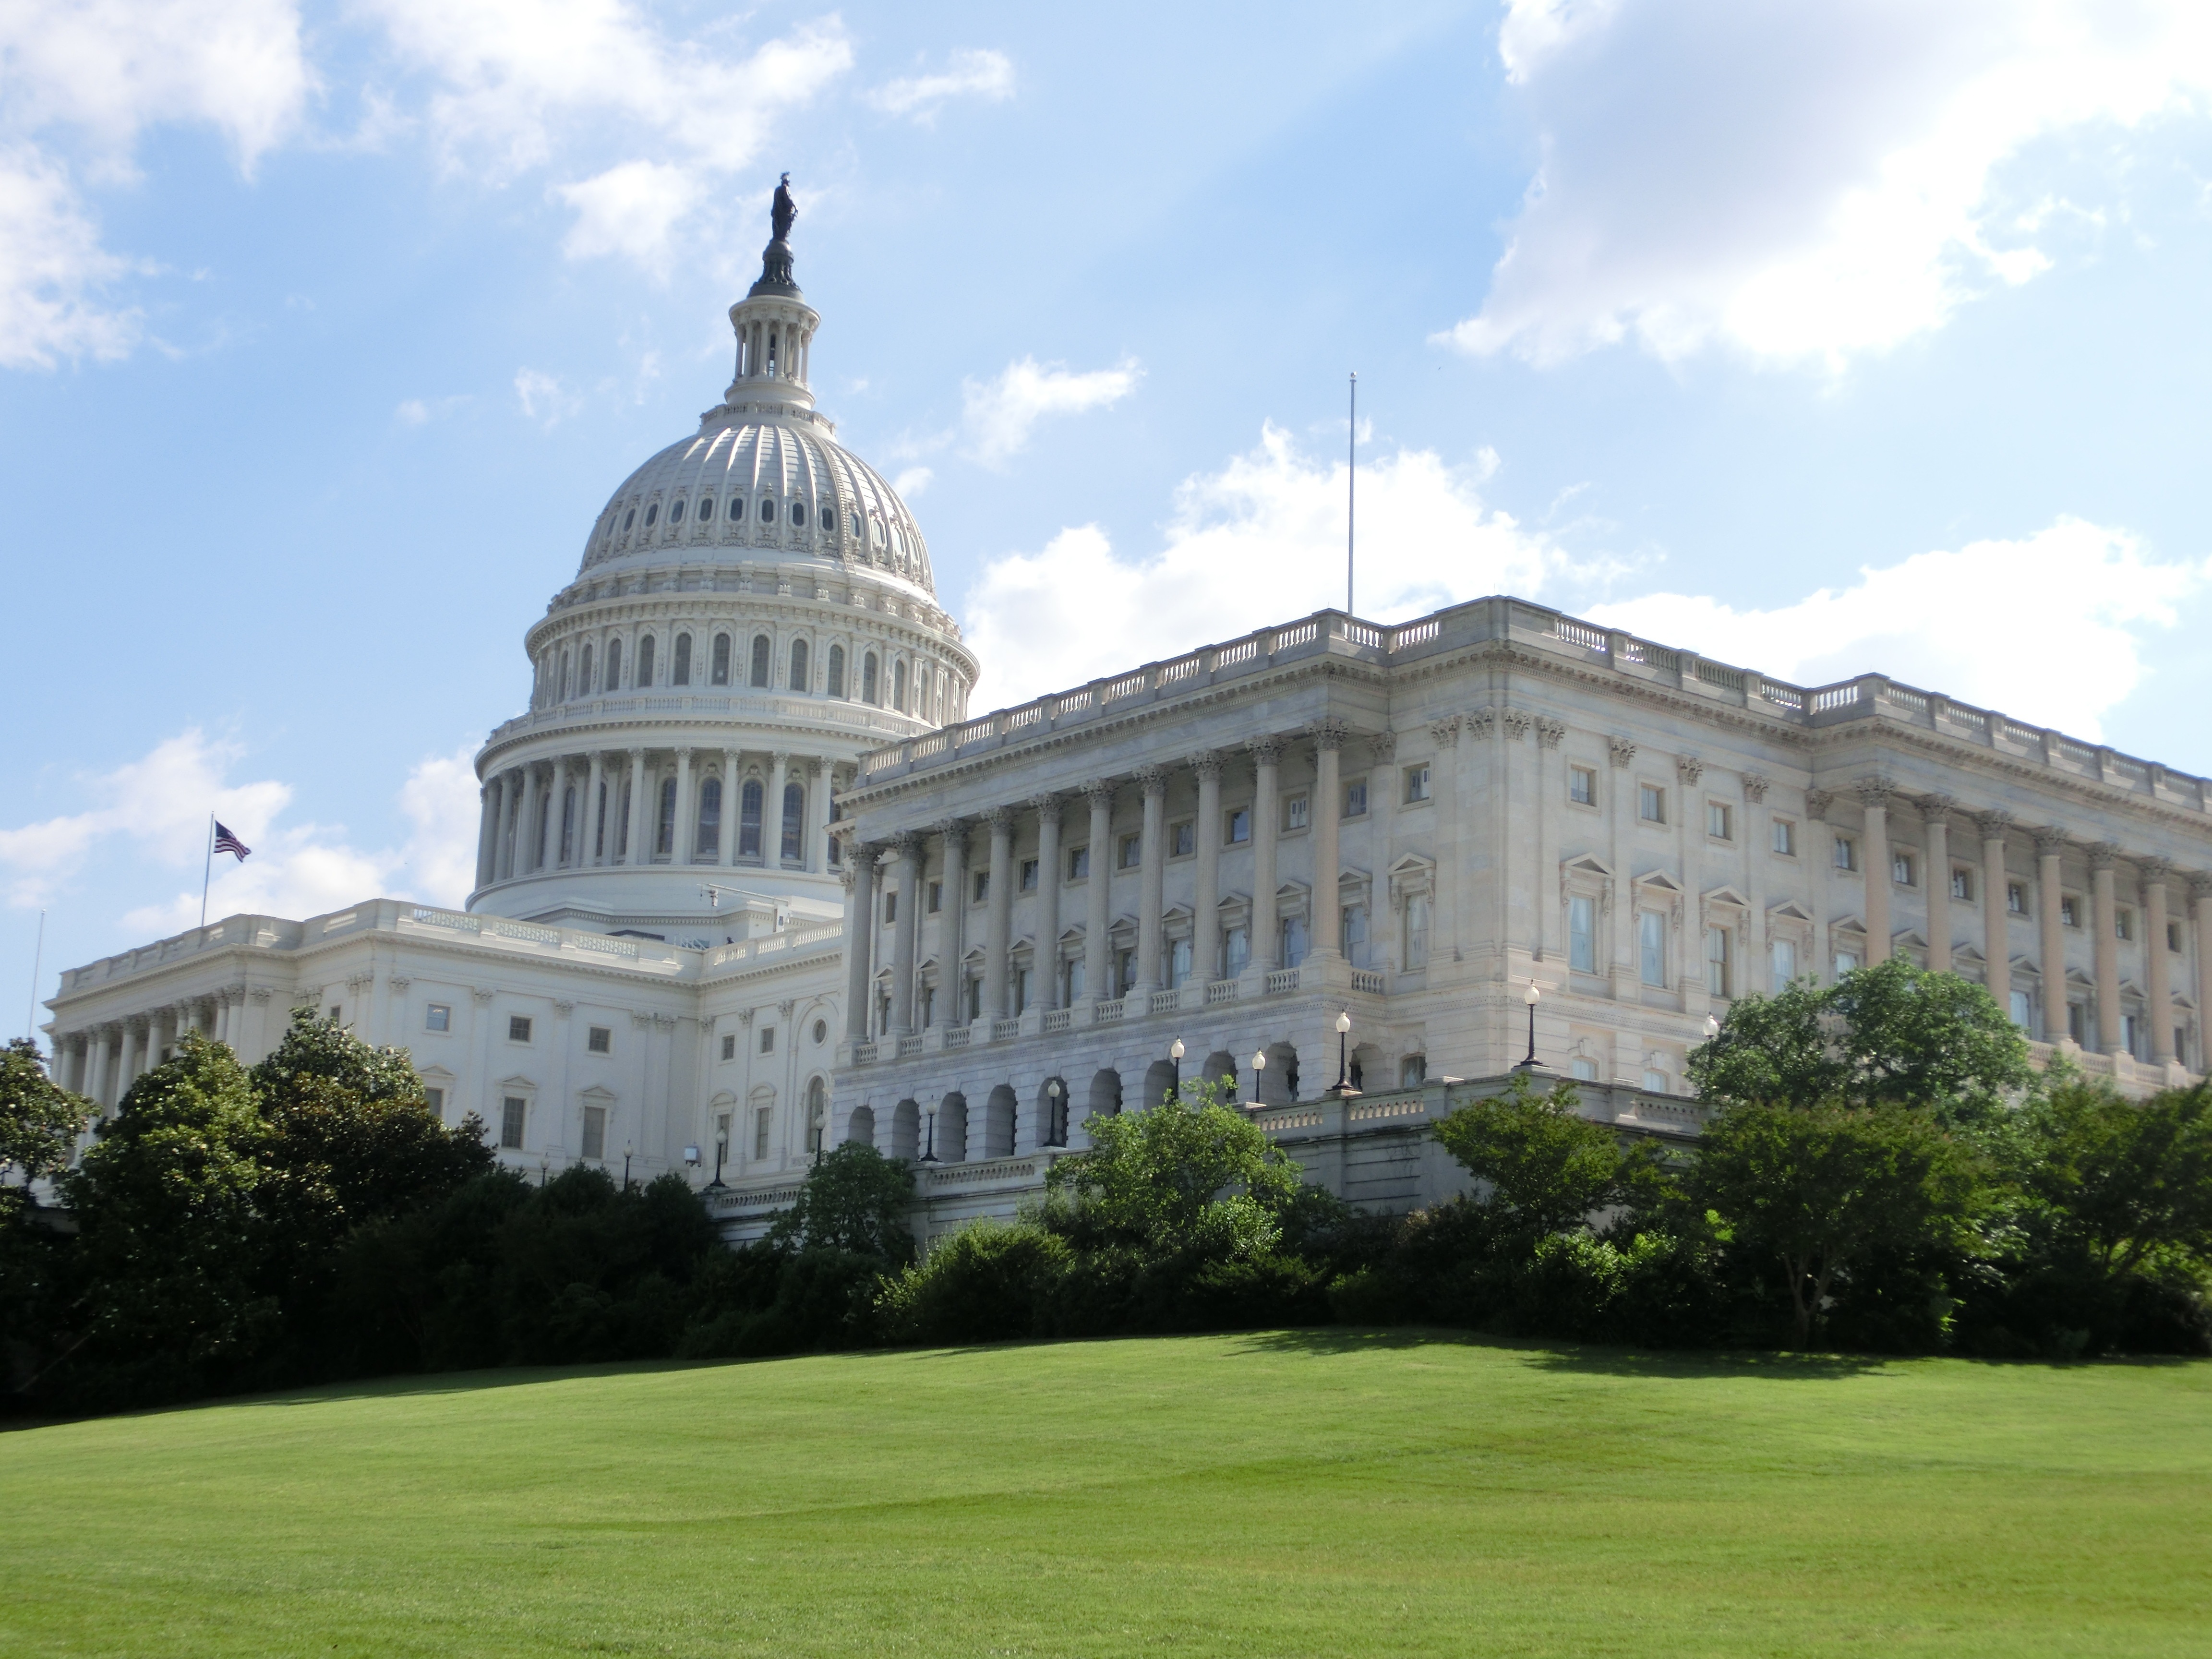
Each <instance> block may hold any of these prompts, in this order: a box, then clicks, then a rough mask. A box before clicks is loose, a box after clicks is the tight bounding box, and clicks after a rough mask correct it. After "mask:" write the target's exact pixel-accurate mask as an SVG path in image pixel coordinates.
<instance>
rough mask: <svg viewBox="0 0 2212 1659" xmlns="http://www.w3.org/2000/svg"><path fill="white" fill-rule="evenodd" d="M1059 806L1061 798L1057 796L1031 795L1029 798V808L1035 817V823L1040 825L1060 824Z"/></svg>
mask: <svg viewBox="0 0 2212 1659" xmlns="http://www.w3.org/2000/svg"><path fill="white" fill-rule="evenodd" d="M1060 806H1061V798H1060V796H1058V795H1031V796H1030V810H1031V811H1034V812H1035V813H1036V815H1037V822H1038V823H1040V824H1046V823H1050V824H1055V825H1056V824H1058V823H1059V822H1060Z"/></svg>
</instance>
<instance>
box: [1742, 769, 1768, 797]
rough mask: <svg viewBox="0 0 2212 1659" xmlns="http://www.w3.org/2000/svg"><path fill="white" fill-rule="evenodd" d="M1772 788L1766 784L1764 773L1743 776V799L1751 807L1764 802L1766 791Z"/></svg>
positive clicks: (1751, 773) (1749, 773) (1750, 773)
mask: <svg viewBox="0 0 2212 1659" xmlns="http://www.w3.org/2000/svg"><path fill="white" fill-rule="evenodd" d="M1771 787H1773V786H1771V784H1769V783H1768V782H1767V781H1766V775H1765V773H1764V772H1746V773H1745V774H1743V798H1744V799H1746V800H1747V801H1750V802H1751V803H1752V804H1753V805H1758V804H1759V803H1760V802H1762V801H1764V800H1765V799H1766V792H1767V790H1768V789H1770V788H1771Z"/></svg>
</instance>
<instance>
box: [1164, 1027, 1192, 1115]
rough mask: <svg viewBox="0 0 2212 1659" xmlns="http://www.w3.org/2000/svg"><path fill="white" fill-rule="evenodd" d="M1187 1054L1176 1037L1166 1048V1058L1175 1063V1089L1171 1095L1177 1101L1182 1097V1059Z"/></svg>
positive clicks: (1179, 1038) (1180, 1039) (1180, 1040)
mask: <svg viewBox="0 0 2212 1659" xmlns="http://www.w3.org/2000/svg"><path fill="white" fill-rule="evenodd" d="M1186 1053H1188V1050H1187V1049H1185V1048H1184V1047H1183V1046H1182V1038H1181V1037H1177V1038H1176V1040H1175V1042H1173V1043H1171V1044H1170V1045H1169V1048H1168V1058H1169V1059H1170V1060H1173V1061H1175V1089H1174V1091H1173V1093H1174V1095H1175V1097H1176V1099H1178V1100H1180V1099H1181V1098H1182V1057H1183V1055H1184V1054H1186Z"/></svg>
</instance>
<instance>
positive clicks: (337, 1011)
mask: <svg viewBox="0 0 2212 1659" xmlns="http://www.w3.org/2000/svg"><path fill="white" fill-rule="evenodd" d="M344 1012H345V1010H344V1009H343V1008H339V1007H336V1006H333V1007H332V1008H331V1024H333V1025H337V1024H342V1023H343V1022H342V1021H341V1020H340V1018H339V1016H341V1015H342V1014H343V1013H344ZM168 1057H169V1051H168V1050H167V1048H164V1049H163V1050H161V1058H162V1059H163V1060H167V1058H168Z"/></svg>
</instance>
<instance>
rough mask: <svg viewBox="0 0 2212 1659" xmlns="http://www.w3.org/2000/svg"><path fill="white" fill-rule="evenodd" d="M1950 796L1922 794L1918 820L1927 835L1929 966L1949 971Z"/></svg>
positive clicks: (1925, 874)
mask: <svg viewBox="0 0 2212 1659" xmlns="http://www.w3.org/2000/svg"><path fill="white" fill-rule="evenodd" d="M1950 811H1951V798H1950V797H1949V796H1948V795H1925V796H1923V797H1922V798H1921V800H1920V822H1921V824H1922V827H1923V829H1924V830H1925V832H1926V835H1927V845H1928V868H1927V871H1926V872H1925V873H1924V875H1923V879H1924V880H1925V881H1926V882H1927V884H1928V969H1929V972H1930V973H1936V974H1948V973H1949V972H1950V971H1951V820H1950V817H1949V814H1950Z"/></svg>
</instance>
